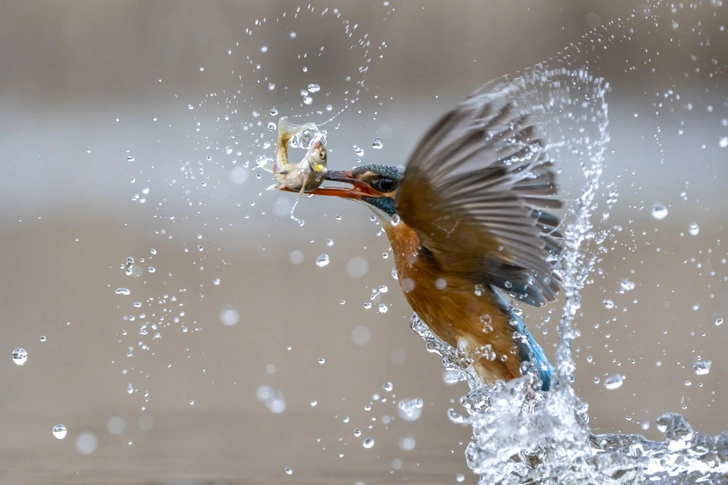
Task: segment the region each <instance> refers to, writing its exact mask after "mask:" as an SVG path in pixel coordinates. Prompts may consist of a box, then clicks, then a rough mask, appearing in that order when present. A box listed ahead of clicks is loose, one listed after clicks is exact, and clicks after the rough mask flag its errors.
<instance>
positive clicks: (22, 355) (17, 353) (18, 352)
mask: <svg viewBox="0 0 728 485" xmlns="http://www.w3.org/2000/svg"><path fill="white" fill-rule="evenodd" d="M27 361H28V352H27V351H26V350H25V349H23V348H17V349H15V350H13V362H15V363H16V364H17V365H25V363H26V362H27Z"/></svg>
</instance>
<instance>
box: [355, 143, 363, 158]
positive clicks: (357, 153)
mask: <svg viewBox="0 0 728 485" xmlns="http://www.w3.org/2000/svg"><path fill="white" fill-rule="evenodd" d="M354 153H356V156H357V157H363V156H364V150H362V149H361V148H359V147H358V146H356V145H354Z"/></svg>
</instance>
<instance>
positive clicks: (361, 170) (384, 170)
mask: <svg viewBox="0 0 728 485" xmlns="http://www.w3.org/2000/svg"><path fill="white" fill-rule="evenodd" d="M351 175H352V176H353V177H354V178H356V179H357V180H359V181H360V182H364V183H366V184H367V185H369V186H370V187H371V188H372V189H374V190H375V191H376V192H377V193H378V195H376V196H363V197H362V198H361V201H362V202H364V203H366V204H368V205H370V206H372V208H374V209H378V210H379V211H381V212H384V213H385V214H387V215H388V216H389V217H392V216H393V215H394V214H396V213H397V208H396V204H395V196H396V193H397V188H398V187H399V183H400V182H401V181H402V176H403V175H404V174H403V172H402V171H401V170H400V169H399V168H397V167H393V166H391V165H377V164H367V165H360V166H358V167H355V168H354V169H353V170H352V171H351Z"/></svg>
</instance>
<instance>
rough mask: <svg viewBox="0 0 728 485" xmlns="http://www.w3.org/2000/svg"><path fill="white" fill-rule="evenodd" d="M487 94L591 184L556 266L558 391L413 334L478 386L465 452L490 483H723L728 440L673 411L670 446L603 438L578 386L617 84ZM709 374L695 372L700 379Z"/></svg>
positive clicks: (583, 77) (575, 76)
mask: <svg viewBox="0 0 728 485" xmlns="http://www.w3.org/2000/svg"><path fill="white" fill-rule="evenodd" d="M487 89H489V91H490V92H491V93H492V95H493V96H509V97H513V98H516V99H518V100H519V102H520V101H521V100H524V101H526V102H527V103H529V105H530V106H532V108H533V111H534V113H540V114H543V115H545V116H544V118H543V120H540V121H543V123H542V127H543V129H544V131H545V134H546V136H547V137H548V138H550V144H549V145H548V146H547V150H548V151H549V153H550V155H551V156H552V157H553V158H554V159H555V160H557V161H559V162H560V163H564V164H566V163H569V162H570V160H574V159H576V163H578V165H579V166H580V168H581V173H582V174H583V177H584V182H583V184H582V188H581V193H580V194H579V195H578V196H577V197H576V198H575V201H574V203H573V206H572V207H571V209H570V212H569V216H568V217H569V219H570V221H569V223H568V225H567V227H565V230H564V236H565V244H566V247H567V251H566V252H565V254H564V255H563V256H562V259H561V260H560V261H559V262H558V263H557V268H558V267H559V265H560V269H561V270H560V273H561V275H562V278H563V286H564V289H563V294H564V296H565V302H564V305H563V312H562V317H561V320H560V322H559V335H560V342H559V345H558V349H557V352H556V365H555V376H554V384H553V386H552V390H551V391H550V392H542V391H540V390H538V380H537V379H536V376H535V375H533V374H532V373H530V372H526V373H525V375H524V376H523V377H521V378H519V379H516V380H513V381H510V382H508V383H498V384H497V385H496V386H494V387H492V388H489V387H487V386H485V385H483V384H482V383H481V382H480V381H479V379H478V378H477V377H475V376H476V374H475V372H474V371H473V370H472V368H471V367H467V365H468V361H467V360H464V359H463V356H462V355H460V354H459V353H458V351H457V350H456V349H454V348H453V347H451V346H449V345H448V344H447V343H445V342H443V341H441V340H439V339H438V338H437V337H436V336H435V335H434V334H433V333H432V332H431V331H430V329H429V328H428V327H427V325H426V324H425V323H424V322H422V321H421V320H420V319H419V318H418V317H417V315H413V316H412V319H411V321H410V324H411V327H412V329H413V330H414V331H415V332H416V333H417V334H418V335H420V337H422V338H423V339H424V340H425V342H426V346H427V350H428V351H430V352H435V353H438V354H439V355H440V356H441V357H442V362H443V366H444V367H445V369H446V370H448V371H449V372H451V373H455V376H456V377H455V379H457V380H461V381H463V380H464V381H466V382H467V383H468V385H469V387H470V392H469V393H468V394H467V395H466V396H463V397H462V398H461V399H460V404H461V405H462V407H463V408H464V409H465V414H459V413H458V412H457V411H455V410H454V409H450V410H449V412H448V414H449V417H450V419H451V420H452V421H453V422H454V423H458V424H469V425H470V426H471V427H472V429H473V436H472V439H471V441H470V444H469V445H468V447H467V449H466V452H465V455H466V460H467V464H468V466H469V467H470V468H471V469H472V470H473V472H475V473H477V474H478V475H479V476H480V480H479V483H480V484H483V485H485V484H492V483H497V484H525V483H528V484H532V483H554V484H555V483H559V484H564V483H567V484H571V483H573V484H577V483H578V484H582V483H590V484H627V483H629V484H631V483H642V482H645V481H660V482H662V483H665V482H667V483H687V482H688V481H690V482H691V483H692V480H695V479H697V478H702V483H715V480H717V479H718V477H721V476H722V475H723V474H725V473H728V432H727V433H723V434H721V435H719V436H718V437H716V438H713V437H710V436H705V435H699V434H697V433H695V432H694V431H693V429H692V428H691V427H690V425H689V424H688V423H687V422H686V421H685V420H684V418H683V417H682V416H681V415H679V414H676V413H668V414H665V415H664V416H662V417H661V418H659V419H658V420H657V426H658V429H659V430H660V431H662V432H663V433H664V434H665V438H666V439H665V441H664V442H662V443H660V442H656V441H650V440H647V439H645V438H644V437H643V436H640V435H623V434H604V435H594V434H592V433H591V430H590V428H589V416H588V414H587V408H588V405H587V404H586V403H584V402H582V401H581V400H580V399H579V398H578V397H577V396H576V394H575V393H574V390H573V388H572V386H571V383H572V382H573V380H574V379H573V373H574V370H575V363H574V360H573V357H572V351H571V341H572V340H573V339H574V338H576V337H578V336H579V332H578V331H577V330H576V329H575V328H574V326H573V321H574V318H575V317H576V315H577V312H578V311H579V309H580V308H581V295H580V291H581V289H582V288H583V287H584V284H585V282H586V280H587V277H588V276H589V274H590V272H591V271H592V270H593V269H594V266H595V263H596V259H595V257H594V256H591V254H592V253H593V252H595V251H591V249H592V248H591V247H590V246H591V245H593V244H595V239H597V238H596V237H595V234H594V231H593V226H592V223H591V220H590V217H591V214H592V211H593V210H594V207H595V204H594V199H595V196H596V193H597V191H598V189H599V177H600V175H601V173H602V163H603V154H604V151H605V148H606V145H607V143H608V141H609V135H608V133H607V126H608V117H607V104H606V102H605V94H606V93H607V92H608V90H609V86H608V84H607V83H606V82H604V81H603V80H602V79H599V78H596V77H593V76H592V75H590V74H589V73H588V72H586V71H583V70H580V71H569V70H566V69H556V70H546V69H544V68H540V67H539V68H535V69H533V70H532V71H529V72H527V73H526V74H525V75H523V76H522V77H521V78H520V79H516V80H513V81H508V80H507V79H501V80H498V81H495V82H494V83H491V84H489V85H488V86H487ZM549 118H550V119H549ZM570 125H571V126H570ZM583 125H591V126H590V127H588V126H583ZM590 130H591V131H592V132H589V131H590ZM576 133H578V134H576ZM575 134H576V135H575ZM630 283H631V282H630ZM632 285H633V284H632ZM706 364H707V365H706ZM708 366H709V364H708V363H701V364H700V365H696V373H700V372H705V370H704V369H705V368H709V367H708ZM463 367H465V368H463ZM622 379H623V377H622V376H620V375H615V376H612V377H611V378H609V379H607V380H606V381H605V386H607V387H608V388H609V387H610V386H611V388H616V387H619V386H620V385H621V383H622Z"/></svg>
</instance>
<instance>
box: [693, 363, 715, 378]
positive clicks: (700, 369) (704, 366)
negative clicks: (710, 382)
mask: <svg viewBox="0 0 728 485" xmlns="http://www.w3.org/2000/svg"><path fill="white" fill-rule="evenodd" d="M712 363H713V362H712V361H710V360H701V361H699V362H696V363H695V365H694V366H693V369H695V374H696V375H699V376H704V375H705V374H708V373H710V364H712Z"/></svg>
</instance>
